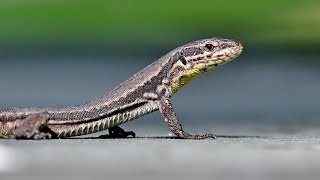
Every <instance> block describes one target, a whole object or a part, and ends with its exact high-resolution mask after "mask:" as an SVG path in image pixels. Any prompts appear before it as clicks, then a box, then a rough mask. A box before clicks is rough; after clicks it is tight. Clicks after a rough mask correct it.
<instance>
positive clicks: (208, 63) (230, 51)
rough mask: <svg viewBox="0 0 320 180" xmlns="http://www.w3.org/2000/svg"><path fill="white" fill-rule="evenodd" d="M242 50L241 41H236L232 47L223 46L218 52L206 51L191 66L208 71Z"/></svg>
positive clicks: (226, 61)
mask: <svg viewBox="0 0 320 180" xmlns="http://www.w3.org/2000/svg"><path fill="white" fill-rule="evenodd" d="M242 50H243V46H242V45H241V43H237V45H236V46H234V47H229V48H225V49H223V50H220V51H218V52H213V53H207V54H206V55H205V56H204V57H205V58H203V59H202V60H200V61H198V62H197V63H196V64H194V67H193V68H196V69H199V70H202V71H205V72H207V71H210V70H213V69H215V68H217V67H219V66H222V65H224V64H226V63H228V62H230V61H232V60H233V59H235V58H236V57H238V56H239V55H240V54H241V52H242Z"/></svg>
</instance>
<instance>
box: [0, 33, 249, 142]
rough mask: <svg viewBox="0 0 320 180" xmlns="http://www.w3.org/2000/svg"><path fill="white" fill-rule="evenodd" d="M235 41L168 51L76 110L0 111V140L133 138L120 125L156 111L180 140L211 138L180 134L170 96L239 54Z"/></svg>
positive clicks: (193, 44) (201, 42) (199, 43)
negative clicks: (95, 136)
mask: <svg viewBox="0 0 320 180" xmlns="http://www.w3.org/2000/svg"><path fill="white" fill-rule="evenodd" d="M242 50H243V46H242V44H241V43H240V42H239V41H234V40H229V39H224V38H217V37H215V38H208V39H202V40H197V41H194V42H190V43H188V44H186V45H183V46H180V47H178V48H176V49H173V50H172V51H170V52H169V53H168V54H166V55H164V56H163V57H161V58H160V59H158V60H157V61H155V62H154V63H152V64H150V65H149V66H147V67H145V68H144V69H142V70H141V71H139V72H138V73H136V74H134V75H133V76H132V77H131V78H129V79H128V80H126V81H124V82H123V83H121V84H120V85H118V86H117V87H115V88H114V89H112V90H111V91H109V92H107V93H106V94H104V95H102V96H101V97H99V98H96V99H94V100H91V101H88V102H87V103H84V104H81V105H75V106H70V107H50V108H9V109H3V110H0V137H1V138H5V139H53V138H67V137H73V136H80V135H86V134H90V133H95V132H98V131H102V130H107V129H108V130H109V135H105V136H101V137H104V138H106V137H108V138H125V137H128V136H133V137H135V133H134V132H132V131H128V132H126V131H124V130H123V129H122V128H120V127H119V125H120V124H123V123H125V122H128V121H131V120H133V119H136V118H138V117H140V116H143V115H145V114H148V113H151V112H154V111H157V110H159V111H160V112H161V114H162V116H163V118H164V121H165V123H166V125H167V126H168V128H169V129H170V130H171V131H172V132H173V133H174V134H175V135H176V136H177V138H181V139H205V138H216V136H215V135H214V134H203V135H200V134H189V133H187V132H185V131H184V130H183V128H182V125H181V123H180V121H179V119H178V117H177V115H176V113H175V111H174V109H173V105H172V103H171V97H172V95H174V94H175V93H176V92H177V91H178V90H180V89H181V87H183V86H184V85H186V84H187V83H189V82H190V81H192V80H193V79H195V78H196V77H198V76H200V75H202V74H205V73H207V72H209V71H212V70H215V69H216V68H218V67H220V66H222V65H224V64H226V63H227V62H230V61H231V60H232V59H234V58H236V57H237V56H239V55H240V54H241V52H242Z"/></svg>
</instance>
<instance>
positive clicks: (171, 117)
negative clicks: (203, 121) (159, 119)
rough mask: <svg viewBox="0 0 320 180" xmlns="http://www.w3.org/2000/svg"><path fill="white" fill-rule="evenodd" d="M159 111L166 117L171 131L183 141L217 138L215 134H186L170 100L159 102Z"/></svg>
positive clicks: (165, 99) (163, 99) (165, 119)
mask: <svg viewBox="0 0 320 180" xmlns="http://www.w3.org/2000/svg"><path fill="white" fill-rule="evenodd" d="M159 110H160V112H161V113H162V115H163V117H164V121H165V122H166V124H167V126H168V127H169V129H170V130H171V131H172V132H173V133H174V134H175V135H177V136H178V137H179V138H182V139H205V138H214V139H215V138H216V136H215V135H214V134H204V135H199V134H196V135H191V134H188V133H186V132H185V131H184V130H183V129H182V126H181V124H180V122H179V120H178V118H177V116H176V113H175V112H174V111H173V107H172V104H171V101H170V99H169V98H162V99H161V100H160V102H159Z"/></svg>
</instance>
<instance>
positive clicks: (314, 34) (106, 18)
mask: <svg viewBox="0 0 320 180" xmlns="http://www.w3.org/2000/svg"><path fill="white" fill-rule="evenodd" d="M213 36H221V37H226V38H234V39H238V40H241V41H242V42H243V44H244V45H245V46H246V50H252V51H253V52H266V51H268V52H269V51H270V52H273V51H277V52H284V51H286V52H292V51H294V52H308V53H309V52H314V53H318V51H319V49H320V1H316V0H304V1H299V0H292V1H285V0H260V1H256V0H242V1H237V0H229V1H213V0H198V1H170V0H163V1H148V0H137V1H130V0H122V1H116V0H108V1H103V0H90V1H89V0H69V1H65V0H46V1H41V0H1V1H0V53H1V54H0V55H19V54H46V53H58V54H62V53H63V54H79V53H80V54H87V53H91V54H92V53H93V54H97V53H99V54H100V53H101V54H109V53H111V52H121V53H124V54H127V53H128V54H132V53H139V54H141V53H148V52H150V53H154V52H158V53H159V48H162V49H165V50H169V49H172V48H174V47H176V46H177V45H182V44H184V43H186V42H189V41H192V40H195V39H202V38H206V37H213ZM146 48H147V49H146Z"/></svg>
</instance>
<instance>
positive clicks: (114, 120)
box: [48, 101, 158, 138]
mask: <svg viewBox="0 0 320 180" xmlns="http://www.w3.org/2000/svg"><path fill="white" fill-rule="evenodd" d="M156 110H158V105H157V104H156V103H155V102H153V101H150V102H149V103H147V104H145V105H143V106H141V107H137V108H135V109H132V110H128V111H124V112H121V113H117V114H114V115H110V116H108V117H104V118H101V119H95V120H87V121H83V122H81V123H63V121H62V122H61V121H60V122H61V123H60V122H59V121H54V120H49V122H48V127H49V128H50V129H51V130H52V131H54V132H55V133H56V134H57V136H58V137H59V138H63V137H71V136H80V135H86V134H91V133H95V132H99V131H103V130H106V129H109V128H111V127H114V126H118V125H120V124H123V123H125V122H128V121H131V120H134V119H136V118H138V117H140V116H143V115H145V114H148V113H151V112H153V111H156ZM59 123H60V124H59Z"/></svg>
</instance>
